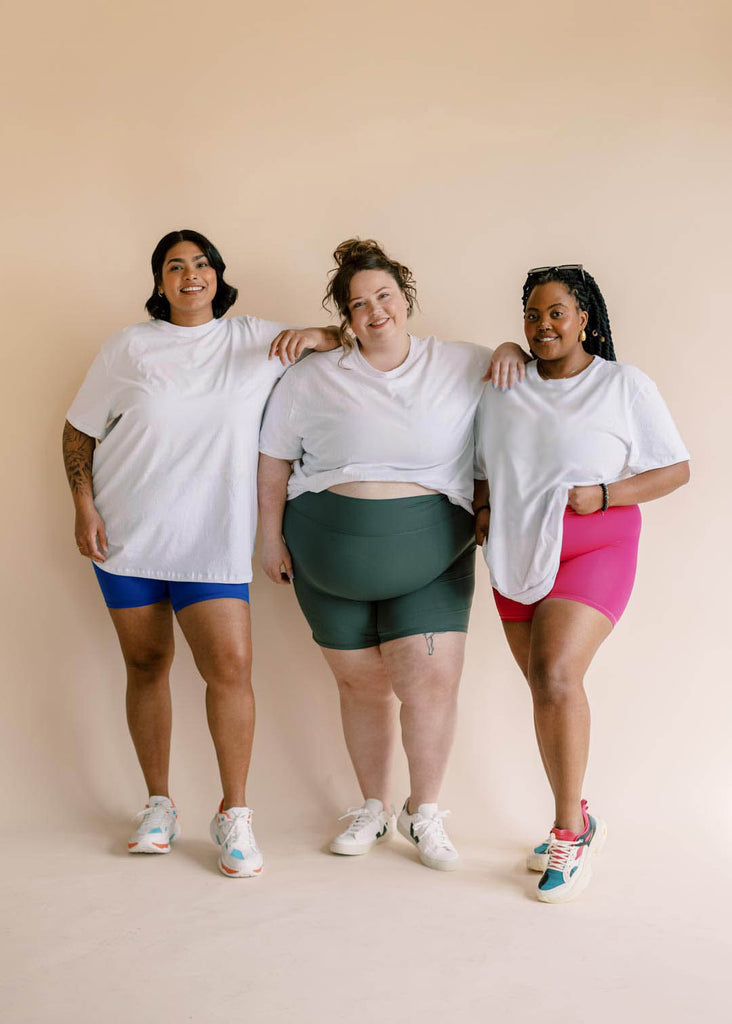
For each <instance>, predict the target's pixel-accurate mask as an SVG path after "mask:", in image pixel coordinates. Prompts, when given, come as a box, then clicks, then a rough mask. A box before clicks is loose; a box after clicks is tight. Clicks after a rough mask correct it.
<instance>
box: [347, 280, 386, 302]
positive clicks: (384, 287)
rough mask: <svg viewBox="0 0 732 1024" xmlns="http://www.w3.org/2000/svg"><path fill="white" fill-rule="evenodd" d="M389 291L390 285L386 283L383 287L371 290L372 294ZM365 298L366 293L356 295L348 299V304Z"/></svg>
mask: <svg viewBox="0 0 732 1024" xmlns="http://www.w3.org/2000/svg"><path fill="white" fill-rule="evenodd" d="M388 291H389V285H388V284H385V285H382V286H381V288H376V289H375V291H373V292H371V294H372V295H378V294H379V292H388ZM365 298H366V296H365V295H354V296H353V298H352V299H349V300H348V305H349V306H350V304H351V303H352V302H358V300H359V299H365Z"/></svg>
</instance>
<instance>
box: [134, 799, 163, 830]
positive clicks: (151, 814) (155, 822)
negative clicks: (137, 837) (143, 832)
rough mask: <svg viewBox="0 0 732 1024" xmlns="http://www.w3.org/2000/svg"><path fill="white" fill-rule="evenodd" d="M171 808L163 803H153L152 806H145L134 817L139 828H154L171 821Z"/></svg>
mask: <svg viewBox="0 0 732 1024" xmlns="http://www.w3.org/2000/svg"><path fill="white" fill-rule="evenodd" d="M170 814H171V809H170V808H169V807H165V806H163V805H162V804H153V805H152V806H151V807H143V809H142V810H141V811H138V812H137V814H136V815H135V817H134V818H133V819H132V820H133V822H134V823H135V824H136V825H137V826H138V828H143V827H144V828H146V829H148V830H149V829H153V828H159V827H162V826H163V825H168V824H169V823H170Z"/></svg>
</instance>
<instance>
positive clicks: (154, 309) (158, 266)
mask: <svg viewBox="0 0 732 1024" xmlns="http://www.w3.org/2000/svg"><path fill="white" fill-rule="evenodd" d="M179 242H193V243H194V245H197V246H198V248H199V249H200V250H201V252H202V253H203V255H204V256H205V257H206V259H207V260H208V262H209V263H210V265H211V266H212V267H213V269H214V270H215V271H216V294H215V295H214V297H213V303H212V308H213V315H214V317H216V319H218V318H219V317H220V316H223V315H224V313H225V312H226V310H227V309H230V308H231V306H233V305H234V303H235V302H236V297H237V295H238V294H239V292H238V291H237V289H236V288H232V287H231V285H230V284H227V282H226V281H224V271H225V270H226V264H225V263H224V261H223V260H222V258H221V253H220V252H219V250H218V249H217V248H216V246H215V245H214V244H213V242H209V240H208V239H207V238H206V236H205V235H202V234H200V232H198V231H192V230H191V229H190V228H184V229H183V230H182V231H170V232H168V234H167V235H164V236H163V237H162V238H161V239H160V241H159V242H158V244H157V245H156V246H155V248H154V249H153V254H152V256H151V257H150V264H151V266H152V272H153V282H154V283H153V290H152V295H151V296H150V298H149V299H148V300H147V302H146V303H145V309H146V310H147V311H148V313H149V314H150V316H151V317H152V318H153V319H154V320H168V321H170V303H169V302H168V300H167V299H166V298H165V296H164V295H160V294H159V293H158V288H160V287H161V286H162V283H163V263H165V257H166V256H167V254H168V253H169V252H170V250H171V249H172V248H173V246H174V245H177V244H178V243H179Z"/></svg>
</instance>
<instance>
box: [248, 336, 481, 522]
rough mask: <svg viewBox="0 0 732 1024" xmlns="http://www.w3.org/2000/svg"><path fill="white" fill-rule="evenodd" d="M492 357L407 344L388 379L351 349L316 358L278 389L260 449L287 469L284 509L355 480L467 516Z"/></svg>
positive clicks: (431, 343)
mask: <svg viewBox="0 0 732 1024" xmlns="http://www.w3.org/2000/svg"><path fill="white" fill-rule="evenodd" d="M492 354H493V353H492V352H491V350H490V349H487V348H483V347H482V346H479V345H471V344H469V343H467V342H443V341H437V339H436V338H434V337H429V338H426V339H422V338H416V337H414V336H412V335H410V347H409V354H408V356H407V358H406V359H405V360H404V362H403V363H402V364H401V365H400V366H397V367H396V369H394V370H386V371H383V370H376V369H374V367H373V366H371V364H370V363H368V362H367V361H366V359H364V357H363V356H362V354H361V352H360V350H359V349H358V348H354V349H353V350H352V351H351V352H349V353H348V355H347V356H343V352H342V351H341V350H340V349H336V350H334V351H333V352H316V353H314V354H313V355H311V356H309V357H308V359H306V360H305V361H304V362H302V363H299V364H298V365H297V366H293V367H292V369H291V370H290V371H289V372H288V373H287V374H286V376H285V377H283V379H282V380H281V381H280V383H279V384H278V385H277V387H276V388H275V390H274V392H273V393H272V397H271V398H270V400H269V404H268V405H267V409H266V412H265V415H264V421H263V423H262V433H261V438H260V444H259V449H260V451H261V452H263V453H264V454H265V455H270V456H271V457H272V458H275V459H287V461H289V462H293V463H294V466H293V472H292V476H291V477H290V481H289V484H288V488H287V497H288V500H291V499H292V498H296V497H297V496H298V495H300V494H303V493H305V492H306V491H315V492H318V491H324V490H327V489H328V488H329V487H333V486H335V485H336V484H342V483H346V482H348V481H354V480H393V481H402V482H407V483H415V484H420V485H421V486H422V487H427V488H430V489H432V490H435V491H439V492H440V493H442V494H445V495H447V497H448V498H449V499H450V501H452V502H453V503H454V504H457V505H461V506H462V507H463V508H465V509H467V510H468V511H472V495H473V418H474V416H475V409H476V406H477V404H478V400H479V398H480V395H481V393H482V391H483V388H484V384H483V381H482V380H481V378H482V376H483V374H484V373H485V372H486V370H487V369H488V365H489V363H490V360H491V356H492Z"/></svg>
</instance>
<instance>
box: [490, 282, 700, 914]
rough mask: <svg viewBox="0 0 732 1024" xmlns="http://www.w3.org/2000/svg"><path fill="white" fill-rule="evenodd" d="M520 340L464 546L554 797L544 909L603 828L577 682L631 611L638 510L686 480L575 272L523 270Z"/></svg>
mask: <svg viewBox="0 0 732 1024" xmlns="http://www.w3.org/2000/svg"><path fill="white" fill-rule="evenodd" d="M523 305H524V331H525V334H526V340H527V341H528V343H529V347H530V349H531V352H532V353H533V355H534V356H535V357H536V359H535V361H534V362H532V363H530V364H529V365H528V367H527V372H526V380H525V382H524V384H523V385H522V386H521V387H520V388H514V389H513V390H512V391H510V392H508V393H507V394H500V393H496V392H495V391H494V389H492V388H486V390H485V392H484V394H483V397H482V399H481V402H480V405H479V407H478V413H477V417H476V428H475V429H476V476H477V477H479V479H478V480H477V481H476V489H475V502H474V509H475V512H476V539H477V541H478V543H479V544H482V545H483V553H484V556H485V559H486V562H487V563H488V566H489V568H490V572H491V582H492V584H493V589H494V596H495V600H496V605H497V607H498V612H499V615H500V616H501V620H502V623H503V628H504V631H505V633H506V639H507V640H508V644H509V647H510V648H511V653H512V654H513V656H514V658H515V659H516V661H517V663H518V665H519V668H520V669H521V671H522V672H523V674H524V676H525V677H526V679H527V681H528V684H529V687H530V689H531V695H532V699H533V705H534V724H535V728H536V736H537V740H538V743H539V751H540V753H541V758H542V761H543V764H544V768H545V770H546V774H547V777H548V779H549V784H550V786H551V788H552V792H553V794H554V800H555V819H554V826H553V828H552V829H551V832H550V834H549V837H548V839H547V840H546V841H545V842H544V843H541V844H540V845H539V846H537V847H536V848H535V849H534V850H532V852H531V853H530V854H529V857H528V861H527V863H528V867H529V868H531V869H532V870H536V871H541V872H542V875H541V879H540V881H539V887H538V897H539V899H540V900H542V901H543V902H545V903H564V902H566V901H568V900H571V899H574V898H575V897H576V896H578V895H579V894H580V893H581V892H582V891H583V890H584V889H585V888H586V886H587V884H588V882H589V880H590V876H591V860H592V857H593V855H594V854H595V853H597V852H599V849H600V848H601V847H602V844H603V842H604V839H605V834H606V831H607V829H606V825H605V823H604V822H602V821H601V820H600V819H599V818H596V817H594V816H593V815H591V814H589V813H588V809H587V802H586V801H585V800H583V799H582V783H583V779H584V774H585V768H586V765H587V756H588V749H589V734H590V712H589V706H588V703H587V697H586V694H585V691H584V685H583V681H584V675H585V672H586V671H587V669H588V667H589V665H590V662H591V661H592V659H593V657H594V655H595V653H596V651H597V649H598V648H599V646H600V644H601V643H602V642H603V640H604V639H605V638H606V637H607V636H608V635H609V633H610V632H611V630H612V628H613V626H614V625H615V623H616V622H617V621H618V619H619V618H620V616H621V615H622V613H623V611H624V610H625V606H626V605H627V603H628V599H629V598H630V594H631V591H632V589H633V581H634V578H635V570H636V558H637V551H638V538H639V535H640V526H641V515H640V510H639V508H638V505H639V504H640V503H641V502H644V501H652V500H654V499H655V498H661V497H663V496H664V495H665V494H669V493H670V492H671V491H674V490H676V488H677V487H680V486H681V485H682V484H685V483H686V482H687V481H688V479H689V463H688V459H689V455H688V452H687V451H686V448H685V447H684V445H683V442H682V440H681V438H680V436H679V433H678V431H677V429H676V427H675V426H674V423H673V420H672V419H671V416H670V414H669V412H668V409H667V408H666V406H665V404H664V402H663V399H662V398H661V396H660V394H659V392H658V389H657V388H656V385H655V384H654V383H653V381H652V380H650V379H649V378H648V377H647V376H646V375H645V374H644V373H642V372H641V371H640V370H638V369H636V368H635V367H633V366H627V365H622V364H619V363H617V362H615V352H614V350H613V344H612V336H611V332H610V323H609V320H608V315H607V308H606V306H605V301H604V299H603V297H602V294H601V292H600V289H599V288H598V286H597V283H596V282H595V281H594V279H593V278H592V277H591V276H590V274H588V273H587V271H585V270H584V269H583V267H581V266H579V265H572V266H562V267H539V268H536V269H535V270H531V271H529V274H528V276H527V278H526V282H525V284H524V290H523Z"/></svg>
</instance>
